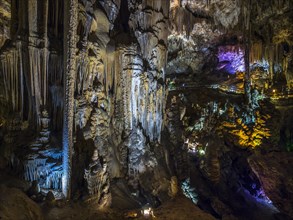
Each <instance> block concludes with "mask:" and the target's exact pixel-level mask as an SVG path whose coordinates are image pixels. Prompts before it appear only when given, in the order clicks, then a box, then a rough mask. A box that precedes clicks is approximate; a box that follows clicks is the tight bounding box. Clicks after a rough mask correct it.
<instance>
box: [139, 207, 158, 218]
mask: <svg viewBox="0 0 293 220" xmlns="http://www.w3.org/2000/svg"><path fill="white" fill-rule="evenodd" d="M141 214H142V215H143V216H144V217H147V218H148V217H153V218H155V215H154V211H153V209H152V208H151V207H147V208H143V209H142V210H141Z"/></svg>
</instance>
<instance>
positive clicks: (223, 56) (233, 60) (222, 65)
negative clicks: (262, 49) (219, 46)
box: [217, 49, 245, 74]
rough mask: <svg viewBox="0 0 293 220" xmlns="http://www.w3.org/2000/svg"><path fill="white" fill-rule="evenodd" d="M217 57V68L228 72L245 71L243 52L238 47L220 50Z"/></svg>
mask: <svg viewBox="0 0 293 220" xmlns="http://www.w3.org/2000/svg"><path fill="white" fill-rule="evenodd" d="M218 59H219V65H218V67H217V68H218V69H225V70H226V71H227V72H228V73H230V74H235V73H236V72H244V71H245V65H244V52H243V51H242V50H240V49H239V50H238V51H226V50H220V51H219V52H218Z"/></svg>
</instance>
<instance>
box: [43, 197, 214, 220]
mask: <svg viewBox="0 0 293 220" xmlns="http://www.w3.org/2000/svg"><path fill="white" fill-rule="evenodd" d="M153 212H154V216H155V217H144V216H142V215H141V214H140V210H130V211H123V210H122V211H121V210H115V209H108V210H104V211H99V210H95V209H94V208H93V207H91V208H89V207H86V206H85V205H81V204H80V203H71V204H68V205H66V206H64V207H60V208H58V207H52V208H49V209H48V208H47V207H46V208H43V213H44V215H45V219H47V220H51V219H76V220H77V219H89V220H90V219H105V220H106V219H109V220H110V219H113V220H114V219H139V220H142V219H168V220H169V219H170V220H172V219H174V220H175V219H176V220H188V219H190V220H191V219H200V220H212V219H215V218H214V217H213V216H212V215H210V214H208V213H206V212H204V211H202V210H201V209H199V208H198V207H197V206H196V205H194V204H193V203H192V202H191V201H190V200H189V199H187V198H185V197H184V196H183V195H179V196H177V197H176V198H174V199H172V200H170V201H167V202H166V203H164V204H163V205H161V206H160V207H158V208H155V209H154V210H153ZM134 213H137V214H138V215H137V217H133V214H134Z"/></svg>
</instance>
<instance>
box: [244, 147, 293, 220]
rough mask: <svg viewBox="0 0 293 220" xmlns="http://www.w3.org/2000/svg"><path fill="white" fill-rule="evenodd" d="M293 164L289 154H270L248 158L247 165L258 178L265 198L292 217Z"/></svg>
mask: <svg viewBox="0 0 293 220" xmlns="http://www.w3.org/2000/svg"><path fill="white" fill-rule="evenodd" d="M292 162H293V155H292V154H291V153H290V154H288V153H282V152H272V153H269V154H266V155H259V156H257V155H254V156H251V157H249V164H250V166H251V167H252V169H253V171H254V173H255V174H256V175H257V176H258V178H259V180H260V182H261V184H262V186H263V187H264V190H265V192H266V194H267V196H268V197H269V198H270V199H271V200H272V202H273V203H274V205H275V206H276V207H278V208H279V209H280V210H282V211H284V212H285V213H287V214H288V215H290V216H291V217H293V213H292V210H293V207H292V196H293V171H292V169H290V168H289V166H290V164H292Z"/></svg>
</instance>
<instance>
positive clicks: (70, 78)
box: [62, 0, 78, 199]
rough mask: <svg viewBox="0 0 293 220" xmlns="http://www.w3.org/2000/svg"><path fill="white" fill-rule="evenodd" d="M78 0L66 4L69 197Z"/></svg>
mask: <svg viewBox="0 0 293 220" xmlns="http://www.w3.org/2000/svg"><path fill="white" fill-rule="evenodd" d="M77 7H78V2H77V0H70V1H65V6H64V14H65V17H64V29H65V31H64V51H65V52H64V53H65V54H64V84H65V88H64V118H63V137H62V139H63V141H62V144H63V176H62V192H63V194H64V196H65V197H66V198H67V199H70V194H71V175H72V170H71V169H72V155H73V117H74V84H75V75H76V43H77V42H76V32H77V15H78V13H77Z"/></svg>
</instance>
